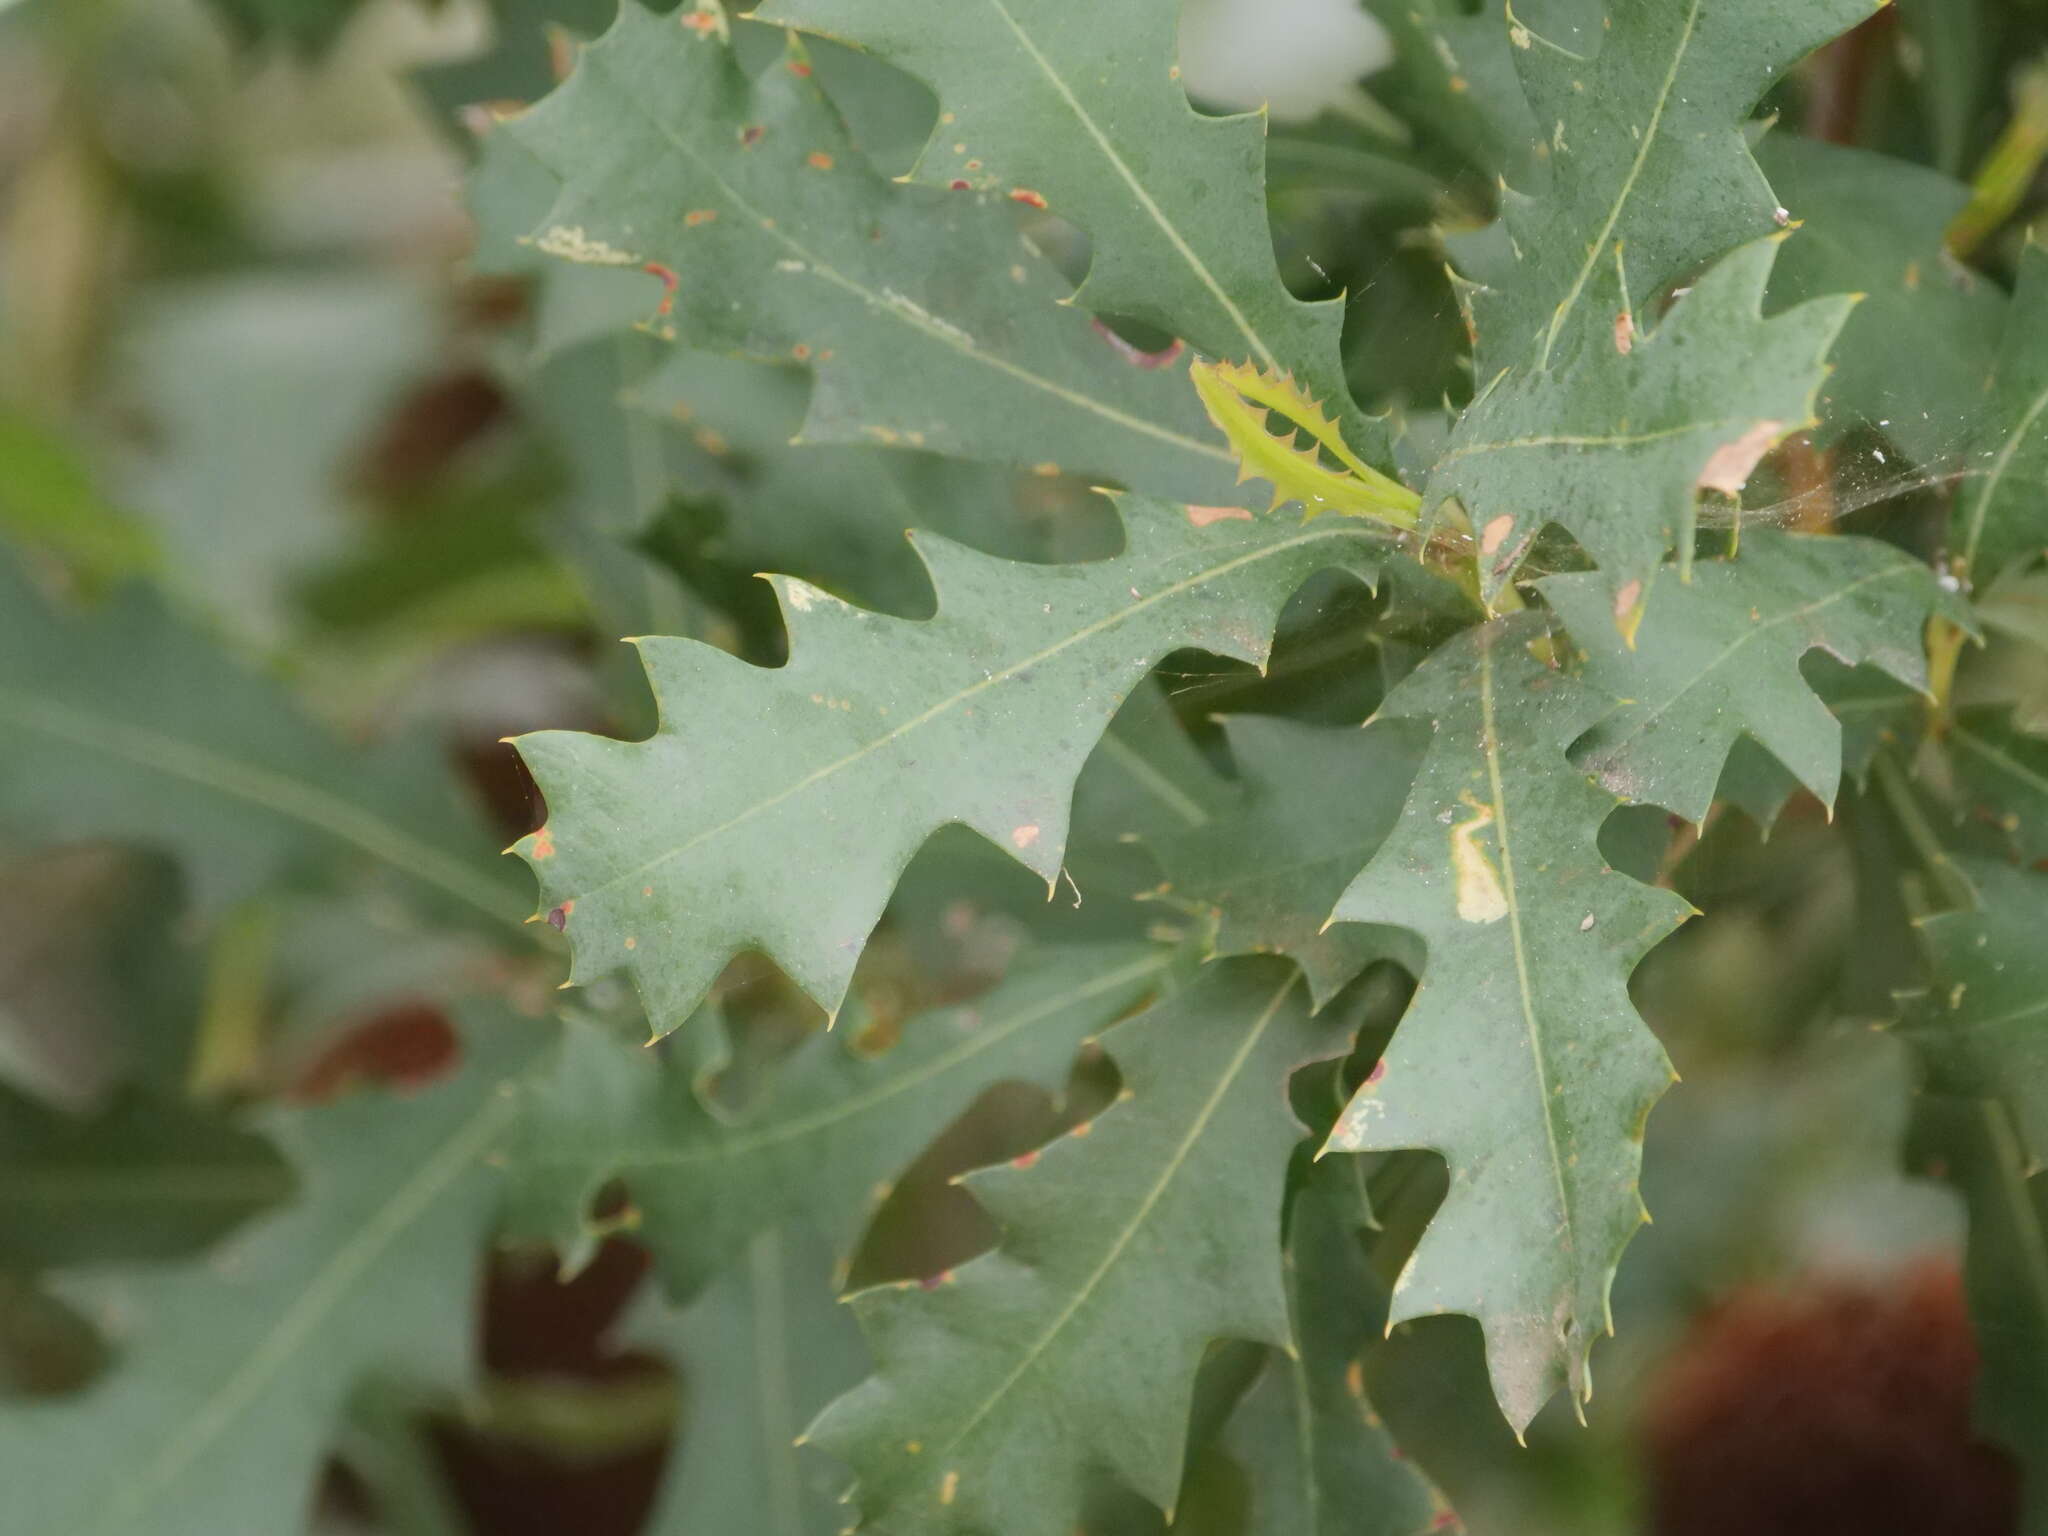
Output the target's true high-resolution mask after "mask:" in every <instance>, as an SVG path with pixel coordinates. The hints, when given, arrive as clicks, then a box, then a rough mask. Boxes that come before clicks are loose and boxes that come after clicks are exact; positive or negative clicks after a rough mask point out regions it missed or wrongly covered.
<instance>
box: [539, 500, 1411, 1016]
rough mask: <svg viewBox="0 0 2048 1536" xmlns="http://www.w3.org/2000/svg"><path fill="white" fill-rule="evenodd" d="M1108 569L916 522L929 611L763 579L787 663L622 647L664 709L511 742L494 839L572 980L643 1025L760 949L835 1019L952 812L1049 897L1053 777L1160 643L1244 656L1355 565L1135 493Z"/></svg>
mask: <svg viewBox="0 0 2048 1536" xmlns="http://www.w3.org/2000/svg"><path fill="white" fill-rule="evenodd" d="M1124 515H1125V523H1126V528H1127V533H1128V544H1127V546H1126V548H1125V551H1124V553H1123V554H1121V555H1119V556H1117V557H1116V558H1115V559H1111V560H1101V561H1094V562H1090V563H1087V564H1081V565H1063V566H1023V565H1016V564H1012V563H1009V562H1006V561H1001V560H995V559H991V558H990V557H988V556H986V555H980V554H976V553H974V552H972V551H970V550H967V549H964V548H962V547H960V546H959V545H956V544H950V543H947V542H946V541H944V540H942V539H934V538H926V537H919V538H917V539H916V545H917V549H918V552H919V554H920V555H921V557H922V558H923V559H924V561H925V564H926V565H927V567H928V568H929V569H930V571H931V575H932V581H933V584H934V586H935V587H936V588H937V590H938V612H937V614H936V615H935V616H934V617H933V618H931V619H928V620H918V621H912V620H902V619H891V618H886V617H883V616H881V615H878V614H872V613H868V612H866V611H864V610H862V609H857V608H850V607H848V606H847V605H845V604H844V603H841V602H840V601H839V600H838V599H836V598H832V597H829V596H827V595H826V594H825V593H823V592H820V591H818V590H817V589H816V588H815V587H812V586H809V585H808V584H806V583H804V582H800V581H792V580H789V579H787V578H775V579H774V580H775V588H776V592H777V595H778V596H779V597H780V598H781V600H782V606H783V610H784V614H785V617H786V619H787V622H788V625H789V631H790V661H789V664H788V665H787V666H785V667H782V668H780V669H777V670H774V671H767V670H762V669H759V668H755V667H750V666H747V665H746V664H744V663H742V662H739V661H736V660H735V659H734V658H732V657H730V656H727V655H725V654H724V653H723V652H719V651H715V650H712V649H711V648H710V647H708V646H704V645H699V644H696V643H694V642H690V641H682V640H665V639H649V640H643V641H641V642H640V654H641V660H642V662H643V664H644V665H645V666H646V668H647V674H648V679H649V681H650V682H651V684H652V685H653V688H654V692H655V696H656V698H657V700H658V701H659V703H660V706H661V710H662V725H661V728H660V730H659V731H657V733H656V734H655V735H654V736H653V737H652V738H651V739H649V740H648V741H645V742H634V743H626V742H616V741H609V740H605V739H602V738H599V737H595V736H585V735H582V734H578V733H572V732H564V731H547V732H542V733H540V734H538V735H532V736H525V737H521V738H520V740H519V743H518V745H519V748H520V751H521V753H522V755H523V756H524V757H525V758H526V761H527V764H528V766H529V767H530V768H531V769H532V770H533V773H534V777H535V779H536V781H537V782H538V783H539V784H540V786H541V789H542V791H543V792H544V793H545V794H546V795H547V798H548V803H549V805H550V806H551V807H554V811H553V814H552V815H551V816H550V819H549V821H548V824H547V825H546V826H545V827H543V828H542V829H541V830H540V831H539V832H537V833H535V834H534V835H532V836H531V837H528V838H524V839H522V840H521V841H520V842H519V843H518V844H517V845H516V847H517V850H518V852H519V853H520V854H521V856H522V857H524V858H525V859H527V861H528V862H529V863H531V864H532V866H533V869H534V873H535V874H536V875H537V876H538V877H539V880H540V887H541V900H542V903H543V906H544V907H545V908H546V909H548V910H549V911H550V912H551V913H552V914H553V916H554V920H555V921H557V922H558V923H559V924H561V925H562V926H563V927H564V928H566V930H567V932H568V933H569V935H570V938H571V939H572V941H573V942H574V944H575V969H574V971H573V973H572V977H573V979H574V980H576V981H578V982H587V981H590V980H592V979H594V978H596V977H598V976H602V975H606V974H608V973H610V972H612V971H614V970H617V969H619V968H620V967H624V968H625V969H626V970H628V971H629V972H630V973H631V974H632V976H633V979H634V981H635V982H636V983H637V984H638V986H639V988H640V993H641V996H642V998H643V999H644V1000H645V1002H646V1004H647V1013H648V1017H649V1018H650V1019H651V1020H652V1021H653V1022H654V1026H655V1028H656V1030H657V1031H659V1032H666V1031H668V1030H670V1029H673V1028H674V1027H675V1026H676V1025H677V1024H678V1023H680V1022H681V1021H682V1020H683V1019H684V1018H686V1017H688V1015H689V1013H690V1011H691V1009H693V1008H694V1007H696V1005H697V1003H698V1001H699V999H701V998H702V997H703V995H704V992H705V990H706V988H708V987H709V986H710V984H711V981H712V980H713V978H714V977H716V976H717V974H718V972H719V971H720V970H721V969H722V968H723V966H724V965H725V963H726V961H727V960H728V959H729V958H730V957H731V956H732V955H734V954H736V953H738V952H739V951H741V950H743V949H755V948H758V949H761V950H764V951H766V952H767V953H768V954H769V955H770V956H771V957H772V958H774V959H775V960H776V961H777V962H778V963H779V964H780V965H781V966H782V967H783V969H784V970H785V971H786V972H787V973H788V974H789V975H790V977H791V978H792V979H793V980H795V981H796V982H797V984H798V985H799V986H801V987H802V988H803V989H804V990H805V991H806V992H808V993H810V995H811V996H812V997H814V998H816V999H817V1000H818V1001H819V1002H820V1003H821V1004H822V1005H824V1007H825V1008H826V1009H827V1011H828V1012H836V1011H837V1009H838V1007H839V1002H840V999H841V998H842V997H843V996H844V995H845V992H846V986H847V983H848V981H849V979H850V978H851V976H852V974H853V966H854V962H855V960H857V959H858V958H859V955H860V950H861V946H862V945H863V944H864V943H865V941H866V939H867V935H868V932H869V930H870V929H872V928H873V927H874V925H875V920H876V918H877V917H878V916H879V915H880V914H881V911H882V906H883V904H884V902H886V901H887V899H888V895H889V891H890V889H891V887H892V886H893V885H894V883H895V880H896V877H897V875H898V874H900V873H901V871H902V869H903V866H904V865H905V864H906V863H908V862H909V860H910V857H911V855H912V854H914V853H915V852H916V851H917V849H918V846H919V845H920V844H921V843H923V841H924V840H925V838H926V837H927V836H928V835H929V834H930V833H932V832H933V831H935V830H937V829H938V828H939V827H941V826H943V825H946V824H947V823H950V822H959V823H962V824H963V825H965V826H968V827H971V828H972V829H974V830H975V831H977V832H979V833H981V834H982V835H983V836H984V837H986V838H988V839H989V840H990V841H991V842H993V843H995V844H996V845H997V846H998V847H1000V848H1003V849H1005V850H1006V851H1008V852H1010V853H1012V854H1013V855H1014V856H1015V857H1016V858H1017V859H1018V861H1019V862H1021V863H1022V864H1024V865H1025V866H1026V867H1027V868H1029V869H1031V870H1033V871H1034V872H1036V873H1037V874H1038V875H1039V876H1040V878H1042V879H1043V880H1045V881H1046V882H1047V885H1048V887H1050V886H1051V885H1052V884H1053V883H1055V882H1056V881H1057V880H1058V878H1059V871H1060V861H1061V857H1062V854H1063V852H1064V850H1065V847H1066V841H1067V821H1068V807H1069V800H1070V799H1071V796H1072V793H1073V785H1074V779H1075V776H1076V775H1077V774H1078V773H1079V772H1080V770H1081V765H1082V763H1083V761H1084V760H1085V759H1086V758H1087V756H1088V753H1089V751H1090V750H1091V749H1092V748H1093V747H1094V745H1095V741H1096V739H1097V738H1098V737H1099V736H1100V735H1101V733H1102V730H1103V728H1104V726H1105V725H1106V724H1107V723H1108V721H1109V717H1110V716H1111V715H1112V714H1114V713H1115V712H1116V707H1117V705H1118V704H1119V703H1120V702H1121V701H1122V699H1123V697H1124V695H1125V694H1126V693H1128V692H1129V691H1130V689H1131V688H1132V687H1134V686H1135V685H1136V684H1137V682H1138V681H1139V679H1140V678H1142V677H1143V676H1144V674H1145V672H1146V671H1148V670H1149V669H1150V668H1151V666H1152V664H1153V663H1154V662H1155V661H1157V660H1158V659H1159V658H1160V657H1161V656H1163V655H1165V654H1166V653H1167V652H1169V651H1171V650H1175V649H1177V648H1179V647H1182V646H1198V647H1201V648H1202V649H1205V650H1210V651H1214V652H1216V653H1217V654H1219V655H1225V656H1232V657H1236V658H1238V659H1241V660H1245V661H1250V662H1253V663H1254V664H1258V663H1262V662H1263V661H1264V659H1265V656H1266V653H1267V649H1268V646H1269V644H1270V636H1271V634H1272V630H1273V624H1274V621H1275V619H1276V617H1277V615H1278V613H1279V611H1280V608H1281V606H1282V605H1283V604H1284V603H1285V602H1286V600H1287V598H1288V597H1289V596H1290V595H1291V594H1292V593H1293V591H1294V589H1295V588H1296V587H1297V586H1299V585H1300V583H1301V582H1302V580H1303V579H1304V578H1306V577H1307V576H1308V575H1309V574H1310V573H1311V572H1312V571H1314V570H1317V569H1319V568H1321V567H1324V566H1328V565H1333V564H1341V563H1345V562H1356V561H1361V560H1365V559H1367V558H1369V556H1370V554H1371V552H1372V551H1373V549H1374V548H1375V546H1374V545H1373V543H1372V541H1371V540H1370V539H1369V538H1367V537H1366V536H1364V535H1363V533H1362V532H1361V528H1360V525H1359V524H1356V523H1352V522H1345V523H1341V524H1329V523H1325V524H1319V525H1312V526H1309V527H1304V526H1302V525H1300V524H1288V523H1286V522H1284V521H1282V520H1279V519H1260V520H1249V519H1248V518H1247V519H1245V520H1240V519H1236V518H1221V519H1217V518H1213V517H1212V516H1211V515H1209V512H1208V509H1204V508H1192V509H1191V508H1187V507H1178V506H1166V505H1162V504H1160V503H1158V502H1150V501H1143V500H1139V499H1136V498H1133V499H1131V500H1130V501H1128V502H1127V503H1126V504H1125V506H1124Z"/></svg>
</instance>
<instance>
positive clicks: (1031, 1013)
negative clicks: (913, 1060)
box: [521, 954, 1172, 1173]
mask: <svg viewBox="0 0 2048 1536" xmlns="http://www.w3.org/2000/svg"><path fill="white" fill-rule="evenodd" d="M1171 963H1172V956H1171V955H1170V954H1159V955H1147V956H1146V957H1145V958H1144V959H1143V960H1140V961H1135V962H1133V963H1132V964H1130V965H1126V966H1120V967H1119V968H1117V969H1116V970H1114V971H1110V972H1108V973H1106V974H1104V975H1101V976H1098V977H1096V978H1095V979H1094V980H1092V981H1089V982H1086V983H1084V984H1083V985H1081V986H1078V987H1074V988H1072V989H1070V990H1068V991H1066V992H1062V993H1060V994H1059V995H1058V996H1056V997H1052V998H1048V999H1045V1000H1043V1001H1041V1002H1038V1003H1036V1004H1033V1005H1032V1006H1030V1007H1027V1008H1025V1009H1023V1010H1022V1011H1020V1012H1019V1013H1017V1014H1016V1015H1014V1016H1013V1017H1011V1018H1009V1019H1006V1020H1004V1021H1002V1022H1001V1023H998V1024H992V1025H990V1024H985V1025H983V1026H982V1027H981V1028H980V1029H978V1030H976V1031H975V1033H974V1034H973V1035H971V1036H969V1037H968V1038H967V1039H965V1040H963V1041H961V1042H960V1044H958V1045H957V1046H954V1047H953V1048H952V1049H951V1050H948V1051H944V1052H941V1053H940V1054H939V1055H937V1056H934V1057H933V1058H932V1059H931V1060H930V1061H927V1062H925V1063H923V1064H922V1065H921V1066H919V1067H917V1068H915V1069H913V1070H912V1071H910V1072H906V1073H904V1074H902V1075H901V1076H900V1077H894V1078H890V1079H888V1080H887V1081H885V1082H882V1083H878V1084H876V1085H875V1086H874V1087H872V1088H870V1089H868V1090H866V1091H865V1092H861V1093H855V1094H851V1095H849V1096H847V1097H845V1098H842V1099H838V1100H836V1101H834V1103H833V1104H832V1106H831V1107H830V1108H829V1109H824V1110H819V1111H816V1112H814V1113H812V1114H810V1115H805V1116H799V1117H797V1118H795V1119H791V1120H784V1121H782V1122H780V1123H779V1124H777V1125H774V1126H772V1127H770V1128H767V1129H764V1130H758V1131H753V1132H752V1133H750V1134H749V1133H742V1134H740V1135H737V1136H733V1137H731V1138H729V1139H726V1140H723V1141H721V1142H719V1143H718V1144H716V1145H713V1146H708V1147H648V1148H644V1149H641V1150H638V1151H631V1152H625V1153H620V1154H617V1155H615V1156H608V1157H607V1158H606V1159H605V1161H606V1162H607V1164H609V1165H611V1166H612V1167H613V1168H614V1169H615V1171H617V1172H620V1173H626V1172H629V1171H631V1170H633V1169H644V1168H678V1167H686V1166H688V1165H690V1164H693V1163H708V1162H732V1161H736V1160H737V1159H739V1158H742V1157H747V1156H750V1155H752V1154H753V1153H756V1152H760V1151H763V1150H765V1149H766V1148H768V1147H773V1146H780V1145H783V1144H786V1143H788V1142H792V1141H801V1140H803V1139H804V1138H805V1137H807V1136H812V1135H815V1134H817V1133H818V1132H821V1131H825V1130H829V1129H831V1128H832V1127H833V1126H836V1125H839V1124H841V1123H843V1122H845V1121H848V1120H853V1119H857V1118H859V1117H860V1116H862V1115H865V1114H868V1113H869V1112H870V1111H872V1110H875V1109H878V1108H880V1107H881V1106H883V1105H885V1104H887V1103H889V1102H891V1101H892V1100H894V1099H897V1098H900V1097H901V1096H902V1095H904V1094H906V1093H909V1092H911V1091H912V1090H913V1089H916V1088H920V1087H922V1086H924V1085H925V1084H926V1083H928V1082H930V1081H932V1079H934V1078H937V1077H942V1076H944V1075H945V1074H946V1073H948V1072H950V1071H952V1070H953V1069H954V1068H955V1067H957V1066H959V1065H960V1064H961V1063H963V1062H967V1061H972V1060H973V1059H974V1058H975V1057H977V1056H979V1055H981V1054H982V1053H984V1052H986V1051H990V1050H993V1049H995V1047H997V1046H999V1045H1002V1044H1004V1043H1006V1042H1007V1041H1008V1040H1009V1039H1010V1038H1011V1037H1012V1036H1013V1035H1015V1034H1016V1033H1017V1032H1018V1031H1019V1030H1021V1029H1025V1028H1027V1027H1029V1026H1030V1025H1033V1024H1036V1023H1038V1022H1039V1021H1040V1020H1042V1019H1046V1018H1050V1017H1052V1016H1053V1015H1054V1014H1057V1013H1062V1012H1064V1011H1065V1010H1066V1009H1068V1008H1071V1007H1074V1006H1075V1005H1076V1004H1079V1003H1084V1002H1086V1001H1088V999H1089V998H1091V997H1095V996H1097V995H1099V994H1100V993H1103V992H1109V991H1114V990H1115V989H1116V988H1118V987H1120V986H1123V985H1125V984H1126V983H1128V982H1132V981H1136V980H1138V979H1139V978H1141V977H1144V976H1149V975H1155V974H1157V973H1158V972H1160V971H1163V970H1165V969H1166V968H1167V966H1168V965H1170V964H1171ZM775 1109H776V1106H775V1105H773V1104H768V1105H764V1106H763V1107H762V1109H761V1111H760V1113H761V1114H763V1115H772V1114H773V1113H775ZM521 1161H522V1162H523V1163H524V1164H525V1166H527V1167H531V1168H562V1167H577V1168H580V1167H582V1166H584V1165H585V1164H586V1163H587V1162H588V1161H589V1159H588V1158H586V1157H576V1158H569V1157H561V1158H530V1159H522V1160H521Z"/></svg>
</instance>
